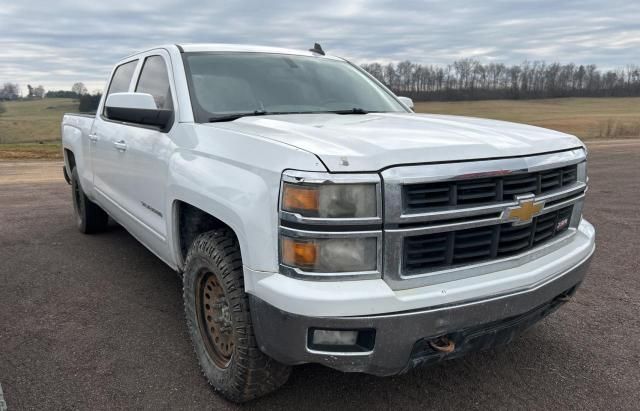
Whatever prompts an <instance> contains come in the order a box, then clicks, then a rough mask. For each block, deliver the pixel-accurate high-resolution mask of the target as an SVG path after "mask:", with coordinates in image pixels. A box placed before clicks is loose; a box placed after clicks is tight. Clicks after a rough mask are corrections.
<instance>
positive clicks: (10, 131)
mask: <svg viewBox="0 0 640 411" xmlns="http://www.w3.org/2000/svg"><path fill="white" fill-rule="evenodd" d="M4 106H5V108H6V112H5V113H2V114H0V144H7V143H9V144H11V143H39V142H48V141H59V140H60V121H61V120H62V115H63V114H64V113H66V112H75V111H78V102H77V101H74V100H72V99H64V98H52V99H43V100H31V101H8V102H5V103H4Z"/></svg>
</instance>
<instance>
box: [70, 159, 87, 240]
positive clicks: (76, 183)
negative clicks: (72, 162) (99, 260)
mask: <svg viewBox="0 0 640 411" xmlns="http://www.w3.org/2000/svg"><path fill="white" fill-rule="evenodd" d="M77 191H79V193H77ZM71 196H72V201H73V210H74V214H75V218H76V225H77V226H78V230H80V231H81V232H83V233H85V232H86V231H87V203H86V197H85V195H84V191H83V189H82V185H81V184H80V177H79V176H78V169H77V167H74V168H73V170H71Z"/></svg>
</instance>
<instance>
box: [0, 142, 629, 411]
mask: <svg viewBox="0 0 640 411" xmlns="http://www.w3.org/2000/svg"><path fill="white" fill-rule="evenodd" d="M589 148H590V163H589V173H590V179H591V180H590V184H591V188H590V190H589V193H588V199H587V207H586V210H585V216H586V218H587V219H589V220H590V221H591V222H592V223H594V225H595V226H596V228H597V230H598V238H597V243H598V248H597V251H596V255H595V257H594V259H593V263H592V265H591V268H590V271H589V273H588V277H587V279H586V281H585V283H584V284H583V286H582V287H581V288H580V289H579V290H578V293H577V295H576V298H575V299H574V300H573V301H572V302H571V303H569V304H567V305H565V306H564V307H563V308H562V309H561V310H560V311H558V312H557V313H555V314H553V315H552V316H551V317H549V318H547V319H545V320H544V321H543V322H541V323H539V324H538V325H536V326H535V327H534V328H533V329H531V330H529V331H528V332H527V333H525V334H524V335H523V336H521V337H520V338H518V339H517V340H516V341H514V343H512V344H511V345H510V346H508V347H506V348H504V349H500V350H494V351H488V352H482V353H476V354H472V355H470V356H467V357H466V358H462V359H458V360H453V361H450V362H447V363H443V364H440V365H438V366H435V367H431V368H421V369H417V370H414V371H413V372H410V373H409V374H406V375H401V376H396V377H390V378H377V377H373V376H368V375H360V374H343V373H340V372H337V371H333V370H330V369H327V368H324V367H322V366H319V365H305V366H300V367H297V368H295V369H294V371H293V373H292V376H291V379H290V380H289V382H288V383H287V384H286V385H285V386H284V387H283V388H282V389H281V390H280V391H278V392H276V393H274V394H272V395H270V396H268V397H265V398H263V399H259V400H256V401H254V402H252V403H249V404H247V405H245V406H244V407H238V406H236V405H234V404H230V403H228V402H226V401H225V400H223V399H222V398H221V397H219V396H218V395H217V394H216V393H215V392H214V391H213V390H212V389H211V387H210V386H209V385H208V384H207V383H206V381H205V379H204V378H203V377H202V375H201V374H200V372H199V370H198V365H197V362H196V359H195V356H194V354H193V351H192V349H191V345H190V342H189V337H188V334H187V330H186V327H185V324H184V317H183V314H182V298H181V284H180V280H179V279H178V278H177V276H176V275H175V274H174V273H173V272H172V271H171V270H170V269H169V268H167V267H166V266H165V265H164V264H163V263H162V262H160V261H159V260H158V259H157V258H156V257H154V256H153V255H152V254H151V253H150V252H148V251H147V250H146V249H145V248H144V247H143V246H142V245H140V244H139V243H138V242H136V241H135V240H134V239H133V238H132V237H131V236H130V235H129V234H128V233H127V232H126V231H125V230H123V229H122V228H120V227H118V226H115V225H114V226H113V227H112V228H111V229H110V230H109V231H108V232H106V233H103V234H100V235H94V236H84V235H81V234H80V233H78V232H77V231H76V229H75V227H74V222H73V217H72V206H71V201H70V198H71V194H70V189H69V187H68V186H67V185H66V184H65V182H64V180H63V179H62V174H61V169H60V167H61V163H59V162H28V161H23V162H12V163H7V162H5V163H2V162H0V384H1V386H2V390H3V392H4V398H5V400H6V402H7V405H8V407H9V410H22V409H125V408H126V409H131V408H136V409H154V410H156V409H216V410H221V409H240V408H243V409H273V410H276V409H278V410H279V409H293V410H299V409H336V410H337V409H421V410H424V409H431V408H435V409H461V408H462V409H468V408H472V409H629V410H631V409H638V404H640V315H639V313H640V285H639V284H640V282H639V277H638V276H639V275H640V247H639V246H638V241H639V239H640V206H639V204H640V141H639V140H635V141H612V142H602V143H593V144H590V146H589Z"/></svg>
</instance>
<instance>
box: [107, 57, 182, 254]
mask: <svg viewBox="0 0 640 411" xmlns="http://www.w3.org/2000/svg"><path fill="white" fill-rule="evenodd" d="M169 58H170V57H169V54H168V53H166V52H165V51H164V50H156V51H153V52H150V53H147V54H145V55H143V56H141V67H140V70H139V71H138V75H137V78H136V79H135V81H134V82H133V83H132V89H133V90H132V91H134V92H137V93H146V94H151V95H152V96H153V99H154V100H155V102H156V106H157V108H162V109H170V110H173V112H174V113H173V120H172V121H171V123H170V125H169V126H167V127H166V128H165V129H159V128H158V127H152V126H145V125H138V124H131V123H125V124H124V125H123V127H124V128H125V132H124V133H123V142H124V144H125V145H126V150H125V151H123V152H122V155H121V157H120V164H119V167H120V168H121V169H122V170H126V173H127V175H126V180H125V181H123V184H124V187H125V196H126V204H127V209H128V211H130V212H131V213H132V214H133V215H134V216H135V218H134V220H133V221H132V223H133V224H134V225H135V227H134V229H133V231H134V232H133V234H134V235H136V236H138V237H139V238H140V239H141V240H142V241H143V243H145V245H147V246H148V247H149V248H151V249H152V250H153V251H154V252H156V254H158V255H160V256H161V257H165V256H168V252H169V247H168V244H167V230H168V227H167V223H166V222H167V216H168V214H169V213H170V210H169V209H168V206H167V205H166V188H167V183H168V180H167V174H168V167H169V164H168V161H169V157H170V155H171V152H172V150H173V141H172V135H173V133H174V130H175V128H176V127H175V119H176V113H175V107H176V103H175V101H174V96H175V91H174V86H173V81H172V79H173V74H172V70H171V65H170V64H169V62H170V60H169ZM130 231H131V230H130Z"/></svg>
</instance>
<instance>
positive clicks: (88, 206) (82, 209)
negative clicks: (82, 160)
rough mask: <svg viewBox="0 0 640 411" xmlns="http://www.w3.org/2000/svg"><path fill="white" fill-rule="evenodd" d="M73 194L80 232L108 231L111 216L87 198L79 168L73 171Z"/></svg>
mask: <svg viewBox="0 0 640 411" xmlns="http://www.w3.org/2000/svg"><path fill="white" fill-rule="evenodd" d="M71 192H72V195H73V210H74V211H75V217H76V225H77V226H78V230H80V232H81V233H84V234H91V233H97V232H100V231H103V230H104V229H106V228H107V224H108V223H109V216H108V215H107V213H105V212H104V210H102V209H101V208H100V207H99V206H98V205H96V204H95V203H93V202H92V201H91V200H89V199H88V198H87V196H86V194H85V193H84V191H83V190H82V186H81V185H80V178H79V177H78V168H77V167H74V168H73V170H71Z"/></svg>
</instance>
